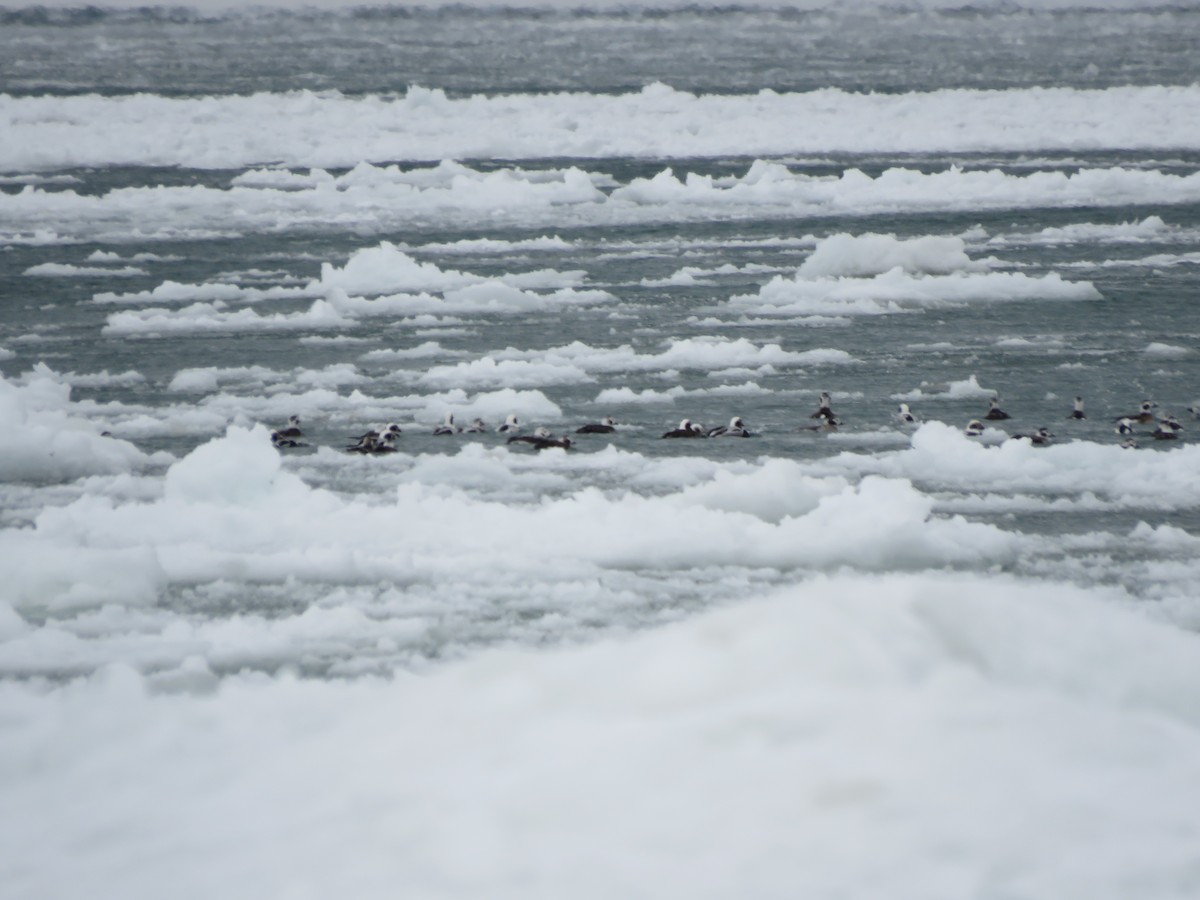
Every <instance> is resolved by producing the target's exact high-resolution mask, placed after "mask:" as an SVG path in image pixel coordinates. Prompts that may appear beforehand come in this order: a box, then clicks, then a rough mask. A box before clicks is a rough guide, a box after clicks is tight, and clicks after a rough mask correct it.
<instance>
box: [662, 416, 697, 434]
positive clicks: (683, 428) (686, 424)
mask: <svg viewBox="0 0 1200 900" xmlns="http://www.w3.org/2000/svg"><path fill="white" fill-rule="evenodd" d="M663 437H665V438H702V437H708V433H707V432H706V431H705V430H704V426H703V425H700V424H699V423H697V422H693V421H692V420H691V419H684V420H683V421H681V422H680V423H679V424H678V425H677V426H676V427H675V428H672V429H671V430H670V431H668V432H667V433H666V434H664V435H663Z"/></svg>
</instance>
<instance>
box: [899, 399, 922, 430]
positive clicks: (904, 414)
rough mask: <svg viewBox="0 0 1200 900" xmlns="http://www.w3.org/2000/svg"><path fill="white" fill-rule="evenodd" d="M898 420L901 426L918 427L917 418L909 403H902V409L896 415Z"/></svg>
mask: <svg viewBox="0 0 1200 900" xmlns="http://www.w3.org/2000/svg"><path fill="white" fill-rule="evenodd" d="M896 420H897V421H898V422H899V423H900V424H901V425H916V424H917V417H916V416H914V415H913V414H912V410H910V409H909V408H908V404H907V403H901V404H900V409H899V411H898V412H897V413H896Z"/></svg>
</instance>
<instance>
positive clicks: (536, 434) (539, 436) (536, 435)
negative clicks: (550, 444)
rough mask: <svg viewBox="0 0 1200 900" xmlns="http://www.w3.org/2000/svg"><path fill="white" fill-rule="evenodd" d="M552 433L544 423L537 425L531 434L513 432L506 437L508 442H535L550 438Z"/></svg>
mask: <svg viewBox="0 0 1200 900" xmlns="http://www.w3.org/2000/svg"><path fill="white" fill-rule="evenodd" d="M552 437H553V435H552V434H551V433H550V429H549V428H547V427H546V426H544V425H539V426H538V427H537V428H535V429H533V434H515V435H513V436H512V437H510V438H509V439H508V443H510V444H536V443H537V442H538V441H546V440H550V439H551V438H552Z"/></svg>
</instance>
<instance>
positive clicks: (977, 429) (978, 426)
mask: <svg viewBox="0 0 1200 900" xmlns="http://www.w3.org/2000/svg"><path fill="white" fill-rule="evenodd" d="M983 427H984V426H983V423H982V422H981V421H979V420H978V419H972V420H971V421H970V422H968V423H967V427H966V428H964V429H963V434H965V435H966V436H967V437H979V436H980V435H982V434H983Z"/></svg>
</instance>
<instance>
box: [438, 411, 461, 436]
mask: <svg viewBox="0 0 1200 900" xmlns="http://www.w3.org/2000/svg"><path fill="white" fill-rule="evenodd" d="M461 432H462V428H460V427H459V426H457V425H455V424H454V413H446V418H444V419H443V420H442V424H441V425H439V426H438V427H437V428H435V429H433V433H434V434H460V433H461Z"/></svg>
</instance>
